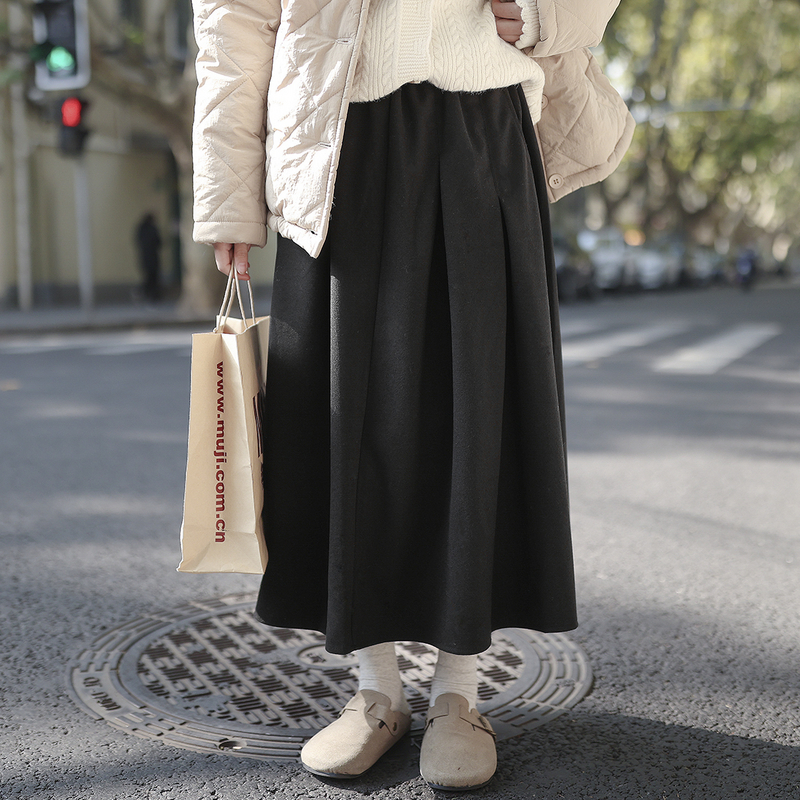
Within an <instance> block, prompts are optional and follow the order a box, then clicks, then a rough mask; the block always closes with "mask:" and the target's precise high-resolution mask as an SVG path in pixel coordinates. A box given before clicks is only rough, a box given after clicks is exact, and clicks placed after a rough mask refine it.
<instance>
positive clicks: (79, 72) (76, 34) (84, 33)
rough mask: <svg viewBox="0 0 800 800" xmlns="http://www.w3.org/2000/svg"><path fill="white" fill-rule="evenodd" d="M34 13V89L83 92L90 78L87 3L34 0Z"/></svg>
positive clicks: (67, 0)
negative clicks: (36, 87) (35, 87)
mask: <svg viewBox="0 0 800 800" xmlns="http://www.w3.org/2000/svg"><path fill="white" fill-rule="evenodd" d="M33 11H34V14H33V38H34V41H35V42H36V47H35V48H34V51H33V57H34V60H35V61H36V85H37V86H38V87H39V88H40V89H43V90H45V91H53V90H55V91H59V90H64V91H71V90H74V89H82V88H83V87H84V86H86V84H88V83H89V77H90V74H91V69H90V60H91V54H90V51H89V16H88V10H87V0H35V1H34V4H33Z"/></svg>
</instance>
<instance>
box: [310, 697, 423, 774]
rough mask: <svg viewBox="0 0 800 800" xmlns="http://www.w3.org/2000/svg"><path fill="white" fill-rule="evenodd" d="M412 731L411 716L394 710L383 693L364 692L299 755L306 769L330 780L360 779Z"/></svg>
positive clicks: (311, 740) (317, 734) (312, 739)
mask: <svg viewBox="0 0 800 800" xmlns="http://www.w3.org/2000/svg"><path fill="white" fill-rule="evenodd" d="M410 727H411V715H410V714H404V713H403V712H401V711H393V710H392V702H391V700H389V698H388V697H386V695H384V694H381V693H380V692H375V691H372V690H371V689H364V690H363V691H360V692H357V693H356V695H355V697H353V699H352V700H351V701H350V702H349V703H348V704H347V705H346V706H345V707H344V708H343V709H342V710H341V712H340V714H339V718H338V719H336V720H334V721H333V722H332V723H331V724H330V725H328V727H327V728H323V729H322V730H321V731H319V733H316V734H315V735H314V736H312V737H311V738H310V739H309V740H308V741H307V742H306V743H305V745H304V746H303V749H302V750H301V751H300V760H301V761H302V762H303V766H304V767H305V768H306V769H307V770H308V771H309V772H313V773H314V774H315V775H322V776H324V777H327V778H357V777H358V776H359V775H361V774H363V773H364V772H366V771H367V770H368V769H369V768H370V767H371V766H372V765H373V764H374V763H375V762H376V761H377V760H378V759H379V758H380V757H381V756H382V755H383V754H384V753H385V752H386V751H387V750H388V749H389V748H390V747H391V746H392V745H394V744H396V743H397V742H398V741H399V740H400V739H401V738H402V737H403V735H404V734H405V733H406V732H407V731H408V729H409V728H410Z"/></svg>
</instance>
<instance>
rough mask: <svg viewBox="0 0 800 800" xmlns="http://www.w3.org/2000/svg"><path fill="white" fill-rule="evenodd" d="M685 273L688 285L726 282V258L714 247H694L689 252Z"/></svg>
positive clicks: (685, 280) (685, 281)
mask: <svg viewBox="0 0 800 800" xmlns="http://www.w3.org/2000/svg"><path fill="white" fill-rule="evenodd" d="M683 275H684V283H685V284H686V285H687V286H710V285H711V284H712V283H725V282H726V280H727V279H726V276H725V258H724V256H721V255H720V254H719V253H718V252H717V251H716V250H714V248H713V247H694V248H692V249H691V250H689V251H688V252H687V255H686V263H685V265H684V272H683Z"/></svg>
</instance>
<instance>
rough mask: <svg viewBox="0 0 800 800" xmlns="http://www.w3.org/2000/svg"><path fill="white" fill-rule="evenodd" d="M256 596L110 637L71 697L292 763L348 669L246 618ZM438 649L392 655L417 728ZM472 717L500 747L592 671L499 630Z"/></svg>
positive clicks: (199, 606) (196, 746)
mask: <svg viewBox="0 0 800 800" xmlns="http://www.w3.org/2000/svg"><path fill="white" fill-rule="evenodd" d="M254 605H255V595H253V594H238V595H231V596H228V597H222V598H218V599H215V600H209V601H205V602H192V603H187V604H185V605H182V606H178V607H177V608H175V609H172V610H167V611H163V612H158V613H154V614H150V615H148V616H147V617H143V618H141V619H137V620H134V621H133V622H130V623H128V624H127V625H123V626H122V627H120V628H116V629H115V630H112V631H110V632H108V633H106V634H105V635H104V636H102V637H101V638H100V639H98V640H97V641H96V642H95V643H94V645H93V646H92V647H91V648H90V649H88V650H86V651H85V652H83V653H82V654H81V655H80V656H79V657H78V659H76V661H75V662H74V663H73V664H72V665H71V668H70V679H71V685H72V688H73V690H74V692H75V695H76V699H77V701H78V703H79V705H81V706H82V707H83V708H85V709H86V710H88V711H89V713H90V714H92V715H93V716H95V717H96V718H98V719H104V720H106V721H107V722H109V723H110V724H111V725H113V726H115V727H117V728H121V729H122V730H125V731H127V732H129V733H133V734H135V735H137V736H142V737H145V738H148V739H159V740H161V741H163V742H165V743H168V744H172V745H175V746H177V747H183V748H186V749H189V750H194V751H197V752H204V753H209V752H214V753H219V752H230V753H233V754H236V755H239V756H249V757H251V758H268V759H281V758H291V759H294V758H296V757H297V756H298V755H299V752H300V748H301V747H302V745H303V742H304V741H305V740H306V739H307V738H308V737H309V736H311V735H312V734H313V733H314V732H315V731H317V730H319V729H320V728H323V727H325V725H327V724H328V723H329V722H331V721H332V720H333V719H334V718H335V716H336V713H337V711H338V709H340V708H341V707H342V706H343V705H344V704H345V703H346V702H347V701H348V700H349V699H350V697H352V695H353V694H354V693H355V692H356V690H357V688H358V686H357V672H356V669H355V666H356V661H355V658H354V657H352V656H337V655H331V654H330V653H327V652H326V651H325V648H324V646H323V643H324V639H323V637H322V636H321V635H320V634H318V633H313V632H310V631H300V630H290V629H285V628H270V627H268V626H266V625H262V624H260V623H259V622H256V620H255V619H254V618H253V614H252V610H253V607H254ZM435 659H436V651H435V650H434V649H433V648H431V647H428V646H427V645H422V644H416V643H409V642H406V643H402V644H400V645H398V661H399V664H400V671H401V674H402V676H403V681H404V684H405V687H406V694H407V696H408V701H409V703H410V704H411V707H412V709H413V711H414V726H413V728H412V733H413V731H414V730H417V731H419V730H420V729H421V728H422V725H423V720H424V714H425V710H426V708H427V705H428V693H429V689H430V684H431V677H432V674H433V667H434V663H435ZM478 669H479V681H480V683H479V698H480V703H479V704H480V710H481V712H482V713H484V714H485V715H487V716H488V717H490V718H491V719H492V723H493V724H494V725H495V728H496V729H497V732H498V737H499V738H507V737H509V736H515V735H517V734H519V733H522V732H523V731H524V730H527V729H530V728H533V727H536V726H537V725H542V724H543V723H545V722H547V721H549V720H551V719H553V718H554V717H557V716H559V715H560V714H562V713H563V712H564V711H566V710H567V709H569V708H571V707H572V706H574V705H575V704H576V703H578V702H579V701H580V700H581V699H583V698H584V697H585V696H586V695H587V694H588V692H589V691H590V689H591V685H592V672H591V668H590V666H589V662H588V660H587V658H586V655H585V653H584V652H583V651H582V650H581V649H580V648H579V647H578V646H577V645H576V644H575V643H574V642H572V641H570V639H569V638H568V637H567V636H565V635H564V634H541V633H535V632H533V631H523V630H517V629H506V630H502V631H498V632H496V633H495V634H494V637H493V643H492V647H491V648H490V649H489V650H488V652H486V653H483V654H482V655H481V656H480V657H479V659H478Z"/></svg>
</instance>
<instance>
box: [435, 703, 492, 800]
mask: <svg viewBox="0 0 800 800" xmlns="http://www.w3.org/2000/svg"><path fill="white" fill-rule="evenodd" d="M494 740H495V733H494V731H493V730H492V726H491V725H490V724H489V721H488V720H487V719H486V717H483V716H481V715H480V714H479V713H478V712H477V711H476V710H475V709H474V708H473V709H472V710H470V707H469V704H468V703H467V701H466V700H465V699H464V698H463V697H461V695H459V694H454V693H452V692H448V693H447V694H443V695H440V696H439V697H437V698H436V702H435V703H434V705H433V706H432V707H431V708H430V709H429V710H428V720H427V722H426V724H425V735H424V736H423V738H422V749H421V752H420V758H419V771H420V774H421V775H422V778H423V780H424V781H425V782H426V783H427V784H428V785H429V786H431V787H432V788H433V789H443V790H444V791H456V792H457V791H466V790H468V789H480V787H481V786H485V785H486V784H487V783H489V781H490V780H491V779H492V776H493V775H494V773H495V771H496V770H497V751H496V749H495V744H494Z"/></svg>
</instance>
